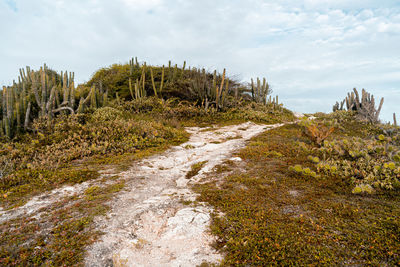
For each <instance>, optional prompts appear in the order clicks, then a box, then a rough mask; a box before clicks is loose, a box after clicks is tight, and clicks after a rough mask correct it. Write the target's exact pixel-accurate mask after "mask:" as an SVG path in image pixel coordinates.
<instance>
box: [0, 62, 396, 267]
mask: <svg viewBox="0 0 400 267" xmlns="http://www.w3.org/2000/svg"><path fill="white" fill-rule="evenodd" d="M0 96H1V99H0V100H1V103H2V105H1V109H0V113H1V114H2V119H1V122H0V125H1V127H0V141H1V142H0V162H1V165H0V166H1V169H0V178H1V182H0V190H1V192H0V193H1V196H0V198H1V203H0V204H1V208H0V216H1V217H0V223H1V226H0V264H1V265H6V266H14V265H18V266H41V265H45V266H48V265H55V266H74V265H83V264H86V265H88V266H107V265H112V264H114V265H116V266H123V265H124V264H126V265H128V266H129V265H132V264H137V263H139V262H140V263H142V264H144V265H145V266H151V265H153V266H154V264H157V261H158V263H159V264H160V263H162V265H171V266H177V265H179V264H183V265H189V266H195V265H200V264H201V265H202V266H206V265H207V264H217V263H218V264H222V265H227V266H231V265H250V266H260V265H297V264H299V265H375V266H385V265H386V266H394V265H396V264H400V250H399V247H400V240H399V239H400V232H399V229H400V225H399V224H400V220H399V214H400V208H399V207H400V205H399V204H400V195H399V189H400V181H399V179H400V129H399V127H398V126H396V125H387V124H381V123H380V122H379V112H380V109H381V107H382V104H383V100H382V101H381V102H380V105H379V106H378V107H376V106H375V100H374V98H373V96H371V95H369V94H368V93H367V92H366V91H364V90H363V91H362V95H361V96H359V94H358V91H357V90H356V89H354V92H353V93H351V94H349V95H348V97H347V98H346V99H345V100H344V101H342V102H341V103H336V104H335V106H334V112H332V113H330V114H323V113H317V114H313V115H312V116H311V115H307V116H302V118H299V117H300V116H298V117H296V116H295V114H293V112H291V111H289V110H287V109H286V108H284V106H283V104H281V103H280V102H279V98H278V96H275V97H272V90H271V89H270V86H269V84H268V83H267V81H266V79H265V78H264V79H263V78H261V79H259V78H255V79H252V80H251V82H250V83H241V82H239V81H236V80H234V79H232V78H230V77H229V75H228V74H227V72H226V71H225V70H223V72H222V73H218V72H217V71H214V72H208V71H206V70H205V69H197V68H191V67H188V66H186V63H184V64H183V65H182V66H178V65H176V64H175V65H174V64H172V63H171V62H169V63H168V64H167V65H166V66H151V65H147V64H146V63H142V64H141V63H139V62H138V61H137V59H131V60H130V62H129V64H124V65H122V64H115V65H112V66H110V67H108V68H102V69H100V70H98V71H97V72H96V73H95V74H94V75H93V76H92V77H91V79H90V80H89V81H88V82H87V83H84V84H79V85H77V86H76V85H75V84H74V74H73V73H70V72H60V73H57V72H56V71H54V70H51V69H49V68H48V67H47V66H46V65H44V66H43V67H42V68H41V69H40V70H38V71H34V70H31V69H30V68H28V67H27V68H26V69H21V70H20V76H19V77H18V79H17V82H14V83H13V85H12V86H4V87H3V90H2V92H1V94H0ZM332 104H333V103H332ZM345 104H346V106H345ZM210 229H211V232H210V233H208V232H209V230H210ZM189 244H190V245H189ZM182 245H183V246H182ZM151 259H153V260H156V261H155V262H152V261H151Z"/></svg>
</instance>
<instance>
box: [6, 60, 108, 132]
mask: <svg viewBox="0 0 400 267" xmlns="http://www.w3.org/2000/svg"><path fill="white" fill-rule="evenodd" d="M19 73H20V76H19V77H18V83H15V82H14V83H13V85H12V86H8V87H6V86H3V90H1V91H0V102H1V106H0V110H1V116H2V119H1V121H0V128H1V130H0V136H1V135H5V136H6V137H7V138H9V139H11V138H13V137H14V136H15V135H16V134H17V133H19V132H22V131H23V130H25V131H26V130H29V126H30V123H31V122H32V119H35V118H39V117H41V118H45V119H47V120H48V121H49V124H50V122H51V120H52V119H53V118H54V116H56V114H57V113H66V114H74V113H77V112H83V111H84V110H85V108H86V107H87V106H89V103H90V106H91V107H92V108H97V107H100V106H103V105H105V104H106V102H107V92H105V93H104V92H103V91H102V90H100V89H96V88H94V87H93V88H91V90H90V92H89V93H82V92H78V93H77V92H76V90H75V86H74V73H73V72H67V71H66V72H61V75H57V74H56V73H55V72H54V71H52V70H50V69H48V68H47V66H46V64H45V65H44V66H43V67H41V68H40V70H39V71H36V72H35V71H33V70H31V69H30V68H29V67H26V70H25V69H20V70H19ZM76 98H78V99H79V98H81V101H80V102H79V105H78V107H76V101H75V99H76Z"/></svg>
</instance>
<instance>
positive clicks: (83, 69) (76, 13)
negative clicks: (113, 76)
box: [0, 0, 400, 121]
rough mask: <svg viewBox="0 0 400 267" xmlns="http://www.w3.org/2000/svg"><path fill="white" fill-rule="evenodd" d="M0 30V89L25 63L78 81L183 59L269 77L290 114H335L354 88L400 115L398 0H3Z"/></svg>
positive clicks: (241, 75)
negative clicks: (133, 62)
mask: <svg viewBox="0 0 400 267" xmlns="http://www.w3.org/2000/svg"><path fill="white" fill-rule="evenodd" d="M0 35H1V36H2V38H1V41H0V85H10V84H11V83H12V80H13V79H17V77H18V70H19V68H21V67H24V66H27V65H29V66H31V68H34V69H37V68H39V67H40V66H41V65H42V64H43V63H46V64H47V65H48V66H49V67H51V68H52V69H54V70H58V71H61V70H68V71H74V72H75V79H76V82H78V83H81V82H85V81H87V80H89V79H90V77H91V75H92V74H93V73H94V72H95V71H96V70H98V69H99V68H102V67H107V66H109V65H111V64H113V63H126V62H128V61H129V58H131V57H138V59H139V61H146V62H147V63H148V64H154V65H162V64H167V63H168V60H172V61H173V62H174V63H178V64H180V65H181V64H182V63H183V61H184V60H186V61H187V64H188V65H190V66H193V67H205V68H206V69H209V70H214V69H217V70H218V71H221V72H222V70H223V68H226V69H227V73H228V75H229V76H230V77H234V78H237V79H239V80H241V81H250V78H252V77H254V78H255V77H266V78H267V80H268V82H269V84H270V85H271V86H272V88H273V91H274V92H273V95H275V94H277V95H279V99H280V101H282V102H283V103H284V105H285V106H286V107H288V108H289V109H291V110H294V111H298V112H306V113H311V112H317V111H322V112H330V111H331V109H332V106H333V104H334V103H335V102H336V101H339V100H342V99H344V97H345V96H346V94H347V92H349V91H350V90H352V88H354V87H356V88H358V89H362V88H365V89H366V90H367V91H368V92H371V93H373V94H374V96H375V98H378V100H379V98H380V97H384V98H385V103H384V105H383V108H382V112H381V119H382V120H383V121H391V120H392V114H393V113H394V112H396V113H397V114H398V117H400V1H394V0H380V1H371V0H352V1H348V0H304V1H299V0H296V1H295V0H274V1H265V0H246V1H245V0H201V1H200V0H113V1H106V0H65V1H64V0H35V1H32V0H0ZM376 102H378V101H376ZM398 120H399V119H398Z"/></svg>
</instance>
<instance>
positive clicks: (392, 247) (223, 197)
mask: <svg viewBox="0 0 400 267" xmlns="http://www.w3.org/2000/svg"><path fill="white" fill-rule="evenodd" d="M296 142H300V143H303V144H305V145H307V146H308V147H309V149H308V151H305V150H303V149H301V148H300V147H299V146H298V145H297V144H296ZM306 143H307V144H306ZM315 147H316V146H315V145H314V144H312V143H311V142H310V140H309V138H307V137H305V136H304V135H302V128H301V127H299V126H298V125H287V126H284V127H280V128H278V129H274V130H270V131H267V132H265V133H263V134H261V135H259V136H257V137H255V138H254V139H253V140H252V141H251V143H250V145H249V146H247V147H246V148H244V149H242V150H241V151H240V152H239V153H238V154H239V156H240V157H241V158H243V159H244V161H245V162H246V163H247V166H246V168H245V169H244V168H242V167H241V165H236V166H232V167H231V168H229V169H227V170H225V174H226V176H224V175H221V174H220V173H219V172H216V173H211V174H210V175H211V177H214V176H215V177H216V176H219V177H220V176H222V177H224V178H223V179H219V180H218V181H210V182H208V183H205V184H201V185H197V186H196V187H195V188H196V190H197V192H199V193H200V195H201V196H200V198H199V199H198V200H199V201H206V202H208V203H209V204H210V205H212V206H213V207H214V209H215V210H216V212H215V213H213V221H212V225H211V230H212V233H213V234H214V235H216V236H217V242H216V244H215V246H216V248H217V249H219V251H220V252H221V253H223V254H224V255H225V258H224V260H223V262H222V263H221V265H222V266H247V265H248V266H264V265H266V264H267V265H276V266H296V265H310V266H321V265H322V266H325V265H326V266H341V265H349V264H353V265H372V266H380V265H382V263H384V264H386V265H389V266H391V265H396V264H398V263H399V262H400V250H399V246H398V244H399V242H400V239H399V237H400V233H399V229H400V221H399V220H397V217H398V215H397V214H399V212H400V209H399V207H400V206H399V203H400V197H399V194H398V192H397V193H396V192H392V193H391V194H381V195H380V194H372V195H371V194H368V193H367V194H363V195H362V197H360V196H358V195H357V196H356V195H354V194H352V193H351V190H348V184H346V183H343V180H342V179H341V178H340V177H336V176H334V177H331V176H325V179H314V178H311V179H304V176H303V175H302V174H301V175H299V174H300V173H302V172H303V170H305V169H307V168H310V170H311V169H313V168H314V167H313V164H314V163H310V160H309V159H308V157H307V156H308V155H309V153H310V151H313V153H314V155H313V157H316V155H315V154H318V151H317V150H315V149H314V148H315ZM313 149H314V150H313ZM275 150H276V151H279V152H280V153H282V154H283V157H281V158H277V157H274V156H273V155H272V154H271V155H270V154H269V153H267V152H268V151H275ZM318 156H320V155H318ZM288 165H289V166H293V168H296V169H297V170H298V172H296V171H293V170H289V169H288ZM295 166H297V167H295ZM218 171H220V169H218ZM220 214H223V216H221V215H220Z"/></svg>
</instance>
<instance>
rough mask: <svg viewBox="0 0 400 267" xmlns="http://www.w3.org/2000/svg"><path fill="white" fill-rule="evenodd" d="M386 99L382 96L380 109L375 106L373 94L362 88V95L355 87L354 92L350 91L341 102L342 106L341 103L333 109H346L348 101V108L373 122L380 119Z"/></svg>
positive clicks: (361, 117) (363, 118)
mask: <svg viewBox="0 0 400 267" xmlns="http://www.w3.org/2000/svg"><path fill="white" fill-rule="evenodd" d="M383 101H384V99H383V98H381V101H380V103H379V106H378V109H376V107H375V98H374V96H373V95H371V94H370V93H368V92H367V91H365V89H362V95H361V98H360V95H359V93H358V91H357V89H356V88H354V89H353V92H351V93H348V94H347V97H346V98H345V99H344V100H343V101H342V102H341V104H340V107H339V103H338V102H336V104H335V105H334V106H333V111H336V110H344V107H343V106H344V103H346V108H347V110H353V111H355V112H356V113H357V116H358V117H359V118H360V119H362V120H366V121H369V122H372V123H375V122H378V121H379V114H380V112H381V109H382V105H383Z"/></svg>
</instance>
